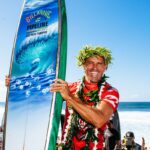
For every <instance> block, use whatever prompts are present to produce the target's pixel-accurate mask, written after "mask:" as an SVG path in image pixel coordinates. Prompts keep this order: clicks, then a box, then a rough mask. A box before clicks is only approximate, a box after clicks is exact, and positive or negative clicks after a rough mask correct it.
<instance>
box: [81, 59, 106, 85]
mask: <svg viewBox="0 0 150 150" xmlns="http://www.w3.org/2000/svg"><path fill="white" fill-rule="evenodd" d="M83 67H84V70H85V78H86V80H87V81H89V82H91V83H97V82H98V81H99V80H100V79H101V77H102V75H103V73H104V72H105V70H106V68H107V65H105V63H104V59H103V57H100V56H93V57H89V58H87V59H86V61H85V63H84V65H83Z"/></svg>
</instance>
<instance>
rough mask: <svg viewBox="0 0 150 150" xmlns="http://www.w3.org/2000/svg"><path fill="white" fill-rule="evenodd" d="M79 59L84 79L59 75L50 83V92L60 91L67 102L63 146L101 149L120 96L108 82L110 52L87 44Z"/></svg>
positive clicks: (73, 149)
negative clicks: (74, 80)
mask: <svg viewBox="0 0 150 150" xmlns="http://www.w3.org/2000/svg"><path fill="white" fill-rule="evenodd" d="M77 59H78V65H79V66H82V67H83V69H84V71H85V75H84V77H83V79H82V80H81V81H79V82H74V83H71V84H68V83H67V82H66V81H63V80H61V79H56V80H55V82H54V84H52V85H51V87H50V91H51V92H60V94H61V96H62V97H63V99H64V100H65V101H66V104H67V107H66V113H65V121H64V127H63V134H62V143H61V144H60V148H61V149H63V150H102V149H103V148H104V145H103V143H104V139H103V133H104V130H105V128H106V124H107V122H108V120H109V118H110V117H111V115H112V114H113V112H115V111H116V109H117V107H118V100H119V93H118V91H117V90H116V89H115V88H113V87H112V86H111V85H110V84H109V83H107V82H106V78H107V77H106V76H105V74H104V72H105V70H106V69H107V67H108V65H109V64H110V63H111V61H112V56H111V52H110V51H109V50H108V49H107V48H104V47H90V46H86V47H84V48H83V49H81V50H80V52H79V56H78V57H77Z"/></svg>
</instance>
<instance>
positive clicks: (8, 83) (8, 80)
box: [5, 76, 10, 87]
mask: <svg viewBox="0 0 150 150" xmlns="http://www.w3.org/2000/svg"><path fill="white" fill-rule="evenodd" d="M9 85H10V77H9V76H6V77H5V86H7V87H8V86H9Z"/></svg>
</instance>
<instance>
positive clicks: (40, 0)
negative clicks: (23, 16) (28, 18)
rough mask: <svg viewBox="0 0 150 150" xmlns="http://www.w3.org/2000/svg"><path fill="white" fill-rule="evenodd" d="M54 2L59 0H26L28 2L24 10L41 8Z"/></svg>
mask: <svg viewBox="0 0 150 150" xmlns="http://www.w3.org/2000/svg"><path fill="white" fill-rule="evenodd" d="M52 2H57V0H45V1H43V0H36V1H33V0H26V4H25V6H24V12H25V11H29V10H30V11H31V10H34V9H37V8H40V7H42V6H44V5H48V4H49V3H52Z"/></svg>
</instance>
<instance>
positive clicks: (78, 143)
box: [73, 136, 85, 150]
mask: <svg viewBox="0 0 150 150" xmlns="http://www.w3.org/2000/svg"><path fill="white" fill-rule="evenodd" d="M83 147H85V141H79V140H77V138H76V137H75V136H74V137H73V150H81V148H83Z"/></svg>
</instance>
